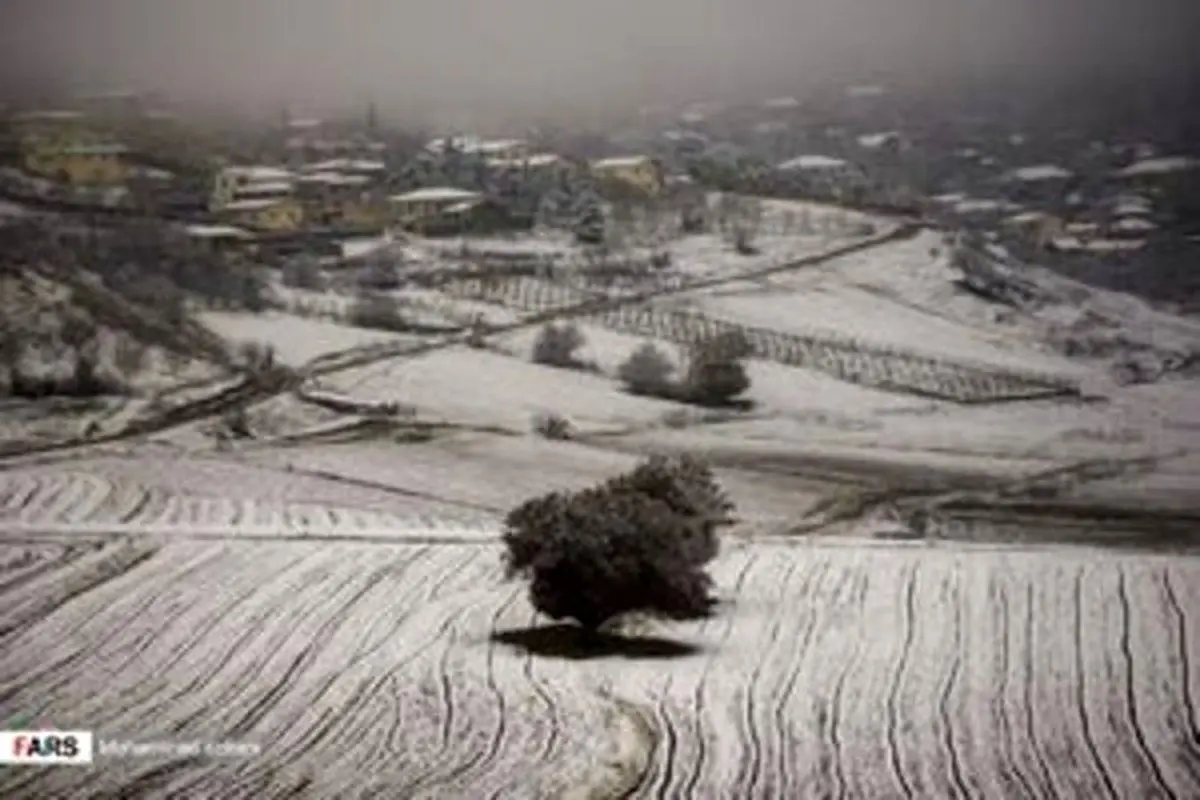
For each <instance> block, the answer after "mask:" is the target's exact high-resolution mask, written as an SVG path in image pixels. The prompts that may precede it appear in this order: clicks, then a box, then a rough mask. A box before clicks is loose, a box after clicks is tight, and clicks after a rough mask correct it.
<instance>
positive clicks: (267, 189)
mask: <svg viewBox="0 0 1200 800" xmlns="http://www.w3.org/2000/svg"><path fill="white" fill-rule="evenodd" d="M294 188H295V187H294V186H293V185H292V182H291V181H253V182H251V183H248V184H246V185H245V186H239V187H238V189H237V194H238V195H239V196H240V195H250V194H255V195H257V194H291V192H292V189H294Z"/></svg>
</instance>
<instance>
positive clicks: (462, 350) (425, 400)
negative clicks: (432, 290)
mask: <svg viewBox="0 0 1200 800" xmlns="http://www.w3.org/2000/svg"><path fill="white" fill-rule="evenodd" d="M322 385H323V386H325V387H327V388H329V389H330V390H332V391H337V392H342V393H344V394H347V395H349V396H352V397H355V398H358V399H361V400H369V401H381V400H397V401H400V402H404V403H406V404H409V405H413V406H416V407H417V408H418V409H419V410H420V411H421V413H422V414H424V415H426V416H429V417H432V418H436V419H453V420H455V421H458V422H463V423H469V424H474V425H491V426H496V427H500V428H505V429H508V430H512V431H521V432H523V431H527V430H529V428H530V424H531V420H532V419H533V418H534V417H535V416H537V415H539V414H546V413H556V414H561V415H564V416H566V417H567V418H568V419H569V420H571V422H572V423H573V424H575V425H576V426H577V427H579V428H580V429H581V430H585V431H586V430H594V429H604V428H611V427H613V426H617V427H621V426H624V425H628V424H631V423H638V422H646V421H648V420H656V419H658V418H660V417H661V416H662V415H663V414H664V413H666V412H668V411H670V410H672V409H673V408H675V407H677V406H676V404H675V403H670V402H667V401H664V400H655V399H652V398H644V397H633V396H630V395H628V394H626V393H624V392H623V391H621V388H620V386H619V385H618V384H616V383H615V382H614V381H612V380H611V379H609V378H607V377H605V376H604V375H596V374H591V373H588V372H583V371H578V370H569V369H554V368H552V367H544V366H540V365H537V364H533V363H530V362H528V361H525V360H522V359H519V358H514V357H512V356H508V355H503V354H498V353H492V352H487V351H483V350H473V349H470V348H468V347H465V346H458V347H453V348H448V349H443V350H438V351H436V352H432V353H428V354H426V355H422V356H418V357H415V358H404V359H396V360H390V361H384V362H381V363H379V364H373V365H370V366H366V367H362V368H359V369H353V370H347V371H345V372H340V373H336V374H335V375H332V376H329V377H328V378H326V379H323V380H322Z"/></svg>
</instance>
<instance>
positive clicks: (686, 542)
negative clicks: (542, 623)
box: [503, 456, 734, 631]
mask: <svg viewBox="0 0 1200 800" xmlns="http://www.w3.org/2000/svg"><path fill="white" fill-rule="evenodd" d="M733 510H734V507H733V504H732V503H731V502H730V501H729V499H728V497H727V496H726V495H725V493H724V491H723V490H722V489H721V488H720V486H719V485H718V484H717V483H716V480H715V479H714V477H713V474H712V472H711V470H710V469H709V468H708V466H707V465H705V464H704V463H703V462H700V461H698V460H696V459H693V458H690V457H687V456H685V457H682V458H677V459H670V458H666V457H663V456H654V457H652V458H650V459H649V460H647V461H646V462H644V463H642V464H640V465H638V466H637V467H636V468H635V469H634V470H632V471H631V472H629V473H627V474H625V475H620V476H617V477H615V478H612V479H610V480H608V481H606V482H604V483H603V484H601V485H599V486H596V487H593V488H591V489H585V490H583V491H579V492H574V493H570V494H568V493H562V492H552V493H550V494H548V495H545V496H542V497H538V498H535V499H532V500H529V501H527V502H525V503H523V504H521V505H520V506H518V507H517V508H515V509H513V510H512V511H511V512H510V513H509V514H508V516H507V517H506V518H505V532H504V534H503V541H504V544H505V547H506V553H505V567H506V571H507V573H508V575H509V577H517V576H520V577H525V578H528V579H529V580H530V590H529V592H530V599H531V601H532V603H533V606H534V607H535V608H536V609H537V610H538V611H540V612H541V613H543V614H546V615H547V616H549V617H551V618H552V619H556V620H559V619H570V620H574V621H576V622H577V623H579V625H580V626H582V627H583V628H584V629H585V630H587V631H595V630H597V629H598V628H599V627H600V626H601V625H603V624H604V623H606V622H608V621H610V620H615V619H616V618H618V617H621V616H623V615H626V614H630V613H639V612H641V613H645V614H647V615H649V616H656V617H665V618H669V619H697V618H702V617H706V616H709V615H711V613H712V610H713V608H714V606H715V605H716V601H715V598H713V597H712V595H711V587H712V580H711V579H710V578H709V576H708V575H707V573H706V572H705V565H706V564H708V563H709V562H710V561H712V559H713V558H715V557H716V555H717V552H718V549H719V542H718V538H717V531H718V529H719V528H720V527H722V526H725V525H730V524H732V522H733V520H732V518H731V513H732V512H733Z"/></svg>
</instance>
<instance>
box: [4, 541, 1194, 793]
mask: <svg viewBox="0 0 1200 800" xmlns="http://www.w3.org/2000/svg"><path fill="white" fill-rule="evenodd" d="M160 541H161V540H160ZM139 547H142V548H143V551H139V550H138V548H139ZM6 548H9V549H13V550H14V552H15V551H17V550H20V551H21V552H27V551H28V552H33V551H37V553H39V554H40V555H35V556H31V557H30V558H32V559H35V560H36V559H38V558H40V559H42V560H43V561H44V562H45V563H52V564H54V565H56V566H54V568H53V570H58V571H59V572H60V574H57V575H56V574H54V572H53V570H51V571H50V572H44V573H43V574H41V575H40V576H37V577H36V578H32V579H30V580H26V581H19V582H16V583H12V584H9V585H6V586H5V588H3V589H0V607H3V608H5V609H14V608H26V609H29V608H36V609H37V610H38V613H36V614H28V613H27V614H24V615H23V616H21V617H20V619H15V618H14V619H11V620H10V617H12V613H11V612H6V616H5V619H6V620H9V621H12V622H14V624H13V625H10V626H9V628H8V633H7V634H6V636H5V637H4V640H3V648H2V652H3V654H4V655H3V656H2V657H0V714H2V715H4V716H5V717H9V716H12V715H16V714H22V715H25V716H37V717H39V718H41V719H49V720H53V721H54V722H55V723H56V724H58V725H61V726H63V727H83V728H90V729H93V730H96V731H97V732H98V733H99V734H100V735H101V737H102V738H103V737H109V738H113V739H135V740H138V739H140V740H143V741H145V740H163V739H174V740H209V741H215V740H222V739H224V740H228V739H243V740H246V741H254V742H258V743H260V744H261V745H262V747H263V751H262V753H261V754H260V755H259V756H257V757H254V758H244V759H216V758H208V759H203V758H199V759H196V758H194V759H191V760H187V759H182V760H172V759H170V758H166V757H161V756H160V757H146V758H142V759H136V758H124V759H119V758H115V757H107V758H104V763H103V766H101V767H98V768H96V769H90V770H88V769H81V770H41V771H34V770H13V769H10V770H6V771H4V772H2V773H0V794H2V795H3V796H5V797H14V798H22V797H59V796H62V797H66V796H80V797H83V796H98V795H102V796H117V795H118V794H119V793H122V792H124V793H127V794H125V795H124V796H145V797H181V796H229V797H251V796H253V797H268V798H270V797H283V796H287V795H289V793H293V794H292V796H300V797H333V796H337V797H350V798H353V797H365V796H372V795H375V796H379V795H382V796H396V797H480V798H487V797H505V798H507V797H518V798H521V797H538V796H547V795H548V794H549V795H557V794H558V793H559V792H561V791H564V790H565V789H566V788H567V787H569V786H570V785H571V784H572V782H574V783H575V784H576V785H577V787H578V785H579V784H582V783H586V782H588V781H590V780H593V779H594V775H595V772H596V767H597V764H602V763H603V762H605V761H606V760H607V759H608V758H609V757H610V756H611V754H617V753H624V759H625V761H624V762H623V763H622V764H618V765H617V766H616V767H614V768H613V770H615V772H614V773H613V774H614V775H617V774H618V773H622V770H623V771H624V772H623V774H622V775H621V778H622V780H625V781H626V782H629V781H633V782H635V783H636V786H635V788H634V790H633V795H634V796H638V797H664V798H665V797H747V798H754V797H761V798H772V800H774V799H775V798H780V797H847V798H858V797H861V798H875V797H914V798H923V797H996V798H1008V797H1017V796H1022V797H1097V798H1101V797H1109V796H1115V797H1139V798H1140V797H1147V798H1149V797H1162V798H1188V797H1196V796H1200V745H1198V743H1197V739H1196V731H1197V721H1196V710H1195V708H1194V703H1195V698H1196V697H1197V691H1198V686H1197V680H1198V678H1200V676H1198V675H1197V673H1196V671H1195V669H1194V668H1193V661H1194V659H1193V657H1192V653H1193V651H1194V643H1195V642H1196V641H1198V639H1197V637H1200V628H1198V626H1197V620H1198V619H1200V616H1198V615H1200V589H1198V588H1197V587H1200V581H1198V580H1197V578H1198V577H1200V568H1198V567H1197V566H1196V564H1195V563H1194V562H1192V561H1190V560H1188V559H1178V558H1176V559H1165V558H1158V557H1151V556H1147V557H1132V556H1126V555H1120V556H1118V555H1107V554H1097V553H1080V552H1078V551H1070V552H1068V551H1061V552H1053V551H1041V552H1038V553H1016V552H1011V553H997V552H982V551H976V552H967V551H960V552H956V551H950V550H946V551H943V550H936V551H931V550H926V549H921V548H895V549H888V548H882V547H877V548H870V549H862V550H856V549H852V548H848V547H830V548H820V547H805V546H779V545H768V544H753V545H749V546H746V547H743V548H740V549H738V550H737V551H735V552H731V553H729V554H727V555H725V556H723V557H722V558H721V559H720V560H719V561H718V562H717V563H716V565H715V569H714V572H715V576H716V578H717V583H718V587H719V591H720V593H721V594H722V595H723V596H724V597H726V598H727V599H728V601H729V602H728V603H727V604H725V605H724V606H723V607H722V609H721V612H720V615H719V616H717V617H715V618H713V619H711V620H707V621H704V622H700V623H688V624H679V625H672V626H669V627H663V628H662V630H661V631H660V634H661V635H664V636H667V635H669V636H672V637H674V638H676V639H678V640H679V641H681V642H684V643H690V644H692V645H694V646H695V648H696V649H692V650H688V649H686V648H680V653H679V654H678V657H675V658H664V657H660V658H657V659H652V658H630V657H621V656H619V655H613V656H611V657H606V658H599V659H592V660H573V659H559V658H554V657H551V656H546V655H543V656H539V657H531V656H530V655H529V654H528V653H527V652H525V651H523V650H520V649H518V648H515V647H513V646H510V645H507V644H500V643H498V642H497V640H496V639H495V638H493V636H492V634H493V633H494V632H496V631H511V630H513V629H522V628H525V627H526V626H528V625H530V624H531V622H532V621H533V619H534V618H533V615H532V612H531V610H530V609H529V607H528V605H527V604H526V601H525V598H524V594H523V592H522V591H521V588H520V587H518V586H514V585H513V584H507V583H504V582H502V581H501V580H500V577H501V576H500V570H499V564H498V562H499V548H498V547H497V546H495V545H493V544H487V543H477V544H471V545H463V544H439V545H426V546H416V545H408V544H386V545H367V544H358V543H348V542H322V543H314V542H288V543H283V542H259V543H255V544H249V543H242V542H236V541H230V542H219V543H214V542H203V541H194V540H184V539H180V540H167V541H166V543H160V544H158V545H155V546H154V547H153V548H149V549H146V548H147V546H143V545H139V544H138V540H137V539H128V540H123V541H116V542H113V543H110V544H106V545H104V546H102V547H99V549H96V548H93V549H92V550H90V551H88V552H84V553H83V554H81V555H79V554H77V555H76V556H75V557H72V558H64V557H62V556H63V550H62V549H61V545H59V544H56V543H51V544H48V545H39V544H37V543H36V542H33V543H31V544H24V545H18V544H16V543H15V542H10V544H8V545H6ZM19 560H20V559H19V558H18V557H16V556H14V557H8V556H6V557H5V558H4V559H3V560H2V563H4V564H12V563H15V562H17V561H19ZM30 563H32V562H30ZM89 569H92V570H94V571H96V573H97V574H96V575H95V576H94V580H92V581H91V583H90V584H88V583H87V582H86V581H83V577H82V576H83V574H84V573H86V572H87V571H88V570H89ZM5 574H7V573H6V572H3V571H0V578H2V577H3V575H5ZM62 579H68V580H66V583H70V584H71V585H78V586H80V587H82V588H80V590H79V591H77V592H75V593H73V594H70V595H68V596H65V597H58V596H52V593H53V591H54V589H53V587H55V586H62V585H65V584H64V580H62ZM48 593H49V594H48ZM39 598H40V599H39ZM630 713H633V714H635V715H636V716H637V717H638V718H639V719H640V720H641V721H642V722H643V723H644V724H645V725H647V726H648V727H649V730H650V732H651V733H652V735H650V736H649V737H648V738H647V739H646V740H644V741H640V740H637V739H636V738H634V739H633V740H630V738H629V736H628V734H625V735H622V736H618V735H617V733H616V728H615V727H614V719H616V718H617V717H618V716H620V714H625V715H626V716H628V715H629V714H630ZM613 780H614V783H613V784H612V785H613V786H615V785H616V784H617V783H619V782H620V781H617V780H616V778H613ZM614 791H615V790H614Z"/></svg>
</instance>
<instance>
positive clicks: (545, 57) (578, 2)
mask: <svg viewBox="0 0 1200 800" xmlns="http://www.w3.org/2000/svg"><path fill="white" fill-rule="evenodd" d="M1197 6H1200V0H1136V1H1135V0H0V70H2V71H3V73H4V74H5V75H6V76H7V77H8V78H9V79H10V80H27V79H33V78H53V79H56V80H61V81H65V82H67V83H68V84H74V85H75V86H76V87H79V88H94V89H105V88H116V87H122V86H128V87H130V88H150V87H157V88H160V89H162V90H164V91H166V92H168V93H171V94H173V95H176V96H178V97H181V98H183V99H188V100H202V101H208V102H211V101H213V100H222V101H225V100H228V101H231V102H235V103H237V104H238V105H241V106H252V105H260V106H261V105H264V104H270V105H273V106H275V105H278V104H281V103H282V102H284V101H287V102H289V104H290V106H291V107H293V108H294V109H295V110H296V112H297V113H300V112H304V111H307V110H312V111H321V110H323V109H325V108H328V107H329V105H330V104H341V105H347V106H353V105H359V104H364V103H365V102H366V99H367V98H374V99H375V100H376V101H377V102H378V104H379V106H380V108H381V110H383V111H385V112H388V111H395V110H398V109H405V108H411V107H414V106H419V107H428V106H429V104H431V103H434V102H437V103H440V104H442V105H444V106H447V107H453V106H468V107H473V108H478V109H480V110H483V111H485V112H487V111H490V110H491V109H494V108H499V107H506V108H511V109H513V110H514V111H515V113H517V114H518V115H519V114H521V113H525V112H528V113H545V112H547V111H551V110H558V111H562V112H564V113H565V112H567V111H575V110H579V109H584V108H588V107H599V106H602V105H604V104H612V103H617V104H621V105H629V106H634V105H638V104H641V103H644V102H650V101H653V100H667V99H688V98H695V99H702V98H704V97H705V96H706V95H715V96H720V95H724V96H725V97H728V96H729V95H731V94H736V93H745V94H750V95H756V94H761V95H767V94H777V93H780V92H781V91H789V90H790V88H791V87H793V86H794V87H796V88H795V90H794V91H796V92H797V93H799V92H800V91H801V90H802V89H803V88H804V87H805V86H808V85H812V84H815V83H820V82H823V81H829V80H841V79H852V78H853V77H854V76H856V75H857V74H875V75H879V74H891V75H894V76H897V77H900V76H903V77H904V78H907V79H910V80H930V81H935V80H936V81H942V82H943V83H944V82H945V80H946V79H947V78H950V77H968V78H973V79H975V78H979V77H981V76H993V75H995V76H1004V75H1011V74H1014V73H1025V74H1029V73H1037V74H1039V75H1044V76H1046V77H1048V78H1050V77H1054V76H1065V75H1069V74H1078V73H1079V72H1080V71H1082V70H1095V69H1101V70H1102V71H1103V72H1104V73H1106V74H1111V75H1130V74H1139V75H1141V74H1151V73H1154V72H1160V73H1161V72H1171V71H1174V72H1180V71H1183V70H1186V69H1188V67H1189V64H1188V61H1187V58H1188V52H1189V50H1190V49H1193V48H1195V46H1196V36H1195V31H1196V22H1197V17H1198V16H1200V14H1198V12H1197V8H1196V7H1197Z"/></svg>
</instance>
